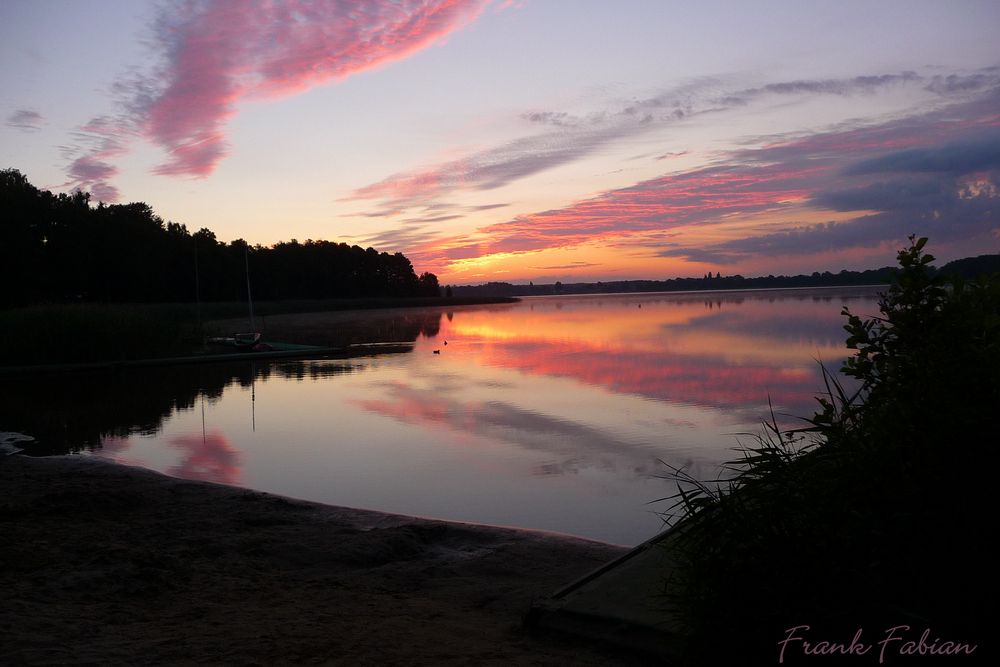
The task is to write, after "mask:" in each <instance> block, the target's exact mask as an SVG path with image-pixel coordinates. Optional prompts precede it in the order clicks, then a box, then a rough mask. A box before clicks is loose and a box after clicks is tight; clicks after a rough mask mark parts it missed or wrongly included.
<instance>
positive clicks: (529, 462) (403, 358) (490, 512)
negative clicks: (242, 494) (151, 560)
mask: <svg viewBox="0 0 1000 667" xmlns="http://www.w3.org/2000/svg"><path fill="white" fill-rule="evenodd" d="M877 291H878V290H877V289H872V288H836V289H809V290H773V291H755V292H716V293H710V292H700V293H684V294H679V293H673V294H649V293H646V294H629V295H588V296H566V297H537V298H526V299H524V300H522V301H521V302H520V303H516V304H507V305H500V306H497V305H492V306H465V307H460V308H455V309H452V310H449V309H446V308H436V309H420V310H419V312H414V311H413V310H399V311H393V312H381V313H380V312H370V313H361V314H354V315H351V317H354V318H356V320H355V321H353V322H352V323H351V324H350V326H352V327H360V326H361V324H362V323H364V322H374V323H377V326H378V327H379V330H380V331H382V332H383V334H382V335H383V337H384V332H385V331H387V330H388V331H391V332H409V333H407V334H406V337H407V339H408V340H410V341H412V342H413V345H412V351H410V352H407V353H397V354H385V355H381V356H371V357H360V358H352V359H339V360H322V359H317V360H296V361H287V360H286V361H273V362H261V361H257V362H251V361H238V362H233V363H223V364H202V365H197V366H180V367H161V368H148V369H132V370H127V371H116V372H111V371H109V372H102V373H77V374H68V375H47V376H38V377H33V378H23V377H22V378H11V377H8V378H3V379H2V380H0V388H2V389H3V395H4V396H5V397H6V398H4V400H3V406H2V407H0V430H14V431H22V432H26V433H30V434H32V435H35V436H36V437H38V438H39V440H40V441H42V443H43V444H45V445H47V446H49V447H50V448H51V449H52V450H53V451H80V452H82V453H84V454H86V455H93V456H101V457H105V458H108V459H112V460H115V461H119V462H122V463H126V464H130V465H140V466H144V467H147V468H152V469H154V470H158V471H162V472H164V473H167V474H170V475H175V476H178V477H184V478H190V479H200V480H210V481H215V482H222V483H225V484H232V485H238V486H243V487H248V488H252V489H258V490H263V491H269V492H274V493H279V494H284V495H288V496H292V497H296V498H303V499H308V500H315V501H319V502H324V503H330V504H335V505H344V506H350V507H360V508H367V509H374V510H381V511H386V512H395V513H402V514H411V515H418V516H425V517H433V518H441V519H449V520H455V521H468V522H475V523H486V524H495V525H505V526H517V527H523V528H532V529H540V530H547V531H556V532H561V533H569V534H573V535H579V536H584V537H588V538H592V539H596V540H601V541H606V542H612V543H616V544H623V545H634V544H638V543H639V542H641V541H643V540H645V539H647V538H649V537H652V536H653V535H654V534H656V532H657V531H658V530H660V529H661V528H662V521H661V518H660V517H659V516H658V512H662V511H663V510H665V509H666V507H667V505H666V504H665V503H651V501H655V500H656V499H658V498H662V497H664V496H669V495H670V494H671V493H673V492H674V490H675V486H674V485H673V483H672V482H670V481H668V480H666V479H663V478H662V476H664V475H666V474H667V473H668V472H669V468H668V465H669V466H675V467H678V468H684V469H685V470H687V471H688V472H690V473H691V474H693V475H695V476H698V477H701V478H712V477H715V476H716V475H717V474H718V472H719V469H720V464H721V463H723V462H725V461H727V460H731V459H733V458H735V457H737V456H738V453H737V452H736V451H734V449H735V448H736V447H738V445H739V443H740V442H744V443H748V444H749V443H752V439H751V438H750V437H748V436H738V434H741V433H748V432H758V431H760V422H761V420H762V419H763V418H765V417H767V416H768V414H769V407H768V400H769V399H770V402H771V404H772V405H773V407H774V410H775V412H777V413H779V414H780V415H782V416H781V417H780V418H781V420H782V422H783V423H785V424H789V425H791V424H794V423H795V421H794V418H793V416H810V415H811V414H812V413H813V412H814V411H815V407H816V403H815V400H814V398H813V397H814V396H816V395H817V394H818V393H819V392H820V391H821V390H822V388H823V382H822V377H821V374H820V367H819V363H818V360H822V361H823V362H824V363H825V364H826V365H827V367H828V368H831V369H836V368H838V367H839V365H840V363H841V362H842V360H843V358H844V357H845V355H846V353H847V350H846V349H845V347H844V343H843V341H844V338H845V335H846V334H845V332H844V331H843V325H844V323H845V318H844V317H843V316H842V315H841V314H840V311H841V308H842V307H843V306H844V305H847V306H849V307H850V308H851V310H852V311H853V312H855V313H857V314H860V315H862V316H865V315H872V314H874V313H875V312H876V310H877ZM299 317H301V316H299ZM277 319H279V318H277V317H276V318H275V320H277ZM397 320H398V322H399V323H398V326H396V325H395V324H393V323H394V322H395V321H397ZM387 323H388V324H387ZM273 324H274V326H275V328H280V322H277V321H276V322H273ZM345 326H346V325H345Z"/></svg>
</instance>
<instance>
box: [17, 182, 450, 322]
mask: <svg viewBox="0 0 1000 667" xmlns="http://www.w3.org/2000/svg"><path fill="white" fill-rule="evenodd" d="M0 249H2V257H3V260H2V261H3V269H4V280H3V281H2V283H0V307H7V308H9V307H15V306H24V305H30V304H36V303H67V302H101V303H114V302H128V303H152V302H192V301H195V300H197V299H201V300H204V301H238V300H244V299H246V298H247V267H249V274H250V277H251V291H252V296H253V298H254V299H255V300H256V299H262V300H265V299H267V300H283V299H340V298H345V299H346V298H364V297H412V296H438V294H439V291H440V290H439V287H438V280H437V277H436V276H435V275H434V274H432V273H423V274H421V275H419V276H418V275H417V274H416V272H415V271H414V270H413V265H412V264H411V263H410V260H409V259H407V258H406V256H404V255H403V254H402V253H399V252H397V253H394V254H389V253H387V252H378V251H377V250H375V249H373V248H361V247H360V246H357V245H348V244H346V243H335V242H331V241H312V240H309V241H305V242H304V243H300V242H298V241H296V240H294V239H293V240H291V241H288V242H281V243H277V244H275V245H273V246H269V247H264V246H260V245H254V246H251V245H249V244H248V243H247V242H246V241H244V240H243V239H237V240H235V241H232V242H230V243H224V242H221V241H219V240H218V239H217V238H216V236H215V234H214V233H213V232H212V231H211V230H209V229H204V228H202V229H199V230H198V231H197V232H194V233H191V232H189V231H188V229H187V227H186V226H185V225H182V224H178V223H175V222H165V221H164V220H163V219H162V218H160V216H158V215H156V213H155V212H154V211H153V209H152V208H151V207H150V206H149V205H148V204H145V203H142V202H135V203H130V204H112V205H106V204H104V203H100V204H98V205H97V206H91V204H90V195H89V194H88V193H85V192H79V191H78V192H74V193H72V194H65V193H60V194H53V193H52V192H49V191H48V190H40V189H38V188H36V187H35V186H34V185H32V184H31V183H29V182H28V179H27V177H25V176H24V175H23V174H21V173H20V172H19V171H18V170H16V169H5V170H3V171H0Z"/></svg>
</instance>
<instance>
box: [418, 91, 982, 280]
mask: <svg viewBox="0 0 1000 667" xmlns="http://www.w3.org/2000/svg"><path fill="white" fill-rule="evenodd" d="M996 99H997V96H996V91H994V90H991V91H987V93H986V94H983V95H978V96H976V97H975V98H974V99H972V100H969V101H966V102H962V103H960V104H953V105H949V106H945V107H943V108H938V109H936V110H934V111H932V112H926V113H922V114H918V115H911V116H905V117H901V118H894V119H891V120H888V121H884V122H882V123H881V124H875V125H869V126H861V125H858V126H850V125H848V126H843V127H838V128H834V129H830V130H828V131H826V132H822V133H818V134H814V135H810V136H800V137H795V138H791V137H787V136H778V137H775V138H774V140H773V141H766V140H765V141H762V142H761V143H762V144H763V145H762V146H760V147H757V148H744V149H738V150H734V151H731V152H730V153H729V154H727V155H722V156H720V157H719V159H718V160H717V162H716V163H715V164H713V165H711V166H709V167H702V168H698V169H693V170H689V171H683V172H678V173H673V174H667V175H664V176H661V177H658V178H653V179H649V180H646V181H642V182H639V183H636V184H635V185H632V186H629V187H625V188H619V189H616V190H611V191H607V192H603V193H600V194H598V195H596V196H594V197H591V198H589V199H585V200H581V201H578V202H576V203H574V204H571V205H569V206H566V207H563V208H559V209H552V210H548V211H542V212H538V213H530V214H522V215H519V216H516V217H514V218H513V219H511V220H508V221H506V222H501V223H497V224H493V225H489V226H487V227H484V228H481V229H479V230H478V234H477V240H476V241H475V242H468V243H462V242H461V241H460V240H446V241H445V242H444V243H445V244H446V246H447V249H448V252H447V253H444V252H442V253H440V254H439V255H438V258H439V260H441V259H447V258H460V257H461V256H462V255H463V254H464V255H466V256H473V257H474V256H479V255H483V254H496V253H527V252H533V251H540V250H546V249H555V248H563V249H564V248H567V247H572V246H578V245H581V244H585V243H589V242H594V241H600V242H602V243H604V244H605V245H610V246H613V247H620V248H623V249H627V250H628V251H629V252H633V253H642V254H645V255H646V256H659V257H676V258H684V259H686V260H688V261H692V262H711V263H715V264H734V263H740V262H743V263H746V262H749V261H761V260H763V258H766V257H771V256H778V255H795V254H803V253H815V252H820V251H826V250H831V249H835V250H842V249H845V248H856V247H867V248H872V247H875V246H879V245H880V244H889V243H891V244H896V245H898V243H900V242H902V241H904V240H905V238H906V236H908V235H909V234H912V233H921V234H929V235H931V236H933V237H935V238H937V239H940V240H941V241H943V242H947V243H960V242H967V243H968V244H971V243H973V242H974V241H973V240H977V241H975V242H978V243H984V242H986V243H992V244H995V243H996V238H1000V223H998V222H997V221H998V220H1000V135H998V132H1000V129H998V127H1000V124H998V120H1000V115H998V114H997V113H996V108H997V107H996V106H995V104H994V102H995V100H996ZM759 139H760V138H759ZM765 139H766V138H765ZM866 155H870V156H873V157H864V156H866ZM859 156H861V157H860V159H859ZM827 213H829V218H827V219H828V220H829V221H830V223H829V224H826V223H824V224H817V223H816V222H815V221H816V219H817V218H820V217H822V216H824V215H825V214H827ZM845 214H846V215H845ZM852 214H853V215H852ZM772 216H773V217H778V216H780V219H782V220H786V221H787V220H794V219H795V218H796V217H797V216H801V217H800V218H799V219H801V220H803V222H802V223H801V224H797V225H796V224H792V226H791V228H790V229H787V230H785V231H781V232H774V231H773V230H774V229H775V227H774V226H770V225H769V224H768V223H767V218H768V217H772ZM740 219H744V220H754V221H758V222H756V223H755V226H753V227H746V228H745V229H746V231H745V232H742V233H743V234H745V236H741V237H740V238H729V239H726V238H725V237H726V236H729V237H731V236H732V232H713V233H712V234H709V235H707V236H703V235H700V234H694V237H693V238H700V239H701V240H697V241H692V240H691V238H689V237H691V235H692V230H695V229H698V228H703V229H706V230H712V229H716V228H720V227H718V226H719V225H723V224H729V223H732V222H733V221H738V220H740ZM806 221H808V222H806ZM782 224H784V225H787V224H789V223H787V222H785V223H782ZM713 236H714V237H716V238H718V237H722V238H721V239H720V240H717V241H712V242H709V243H706V242H705V241H704V239H705V238H712V237H713ZM426 252H427V254H428V256H429V255H430V254H431V251H430V250H428V251H426Z"/></svg>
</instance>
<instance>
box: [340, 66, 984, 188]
mask: <svg viewBox="0 0 1000 667" xmlns="http://www.w3.org/2000/svg"><path fill="white" fill-rule="evenodd" d="M984 76H992V77H993V81H994V82H995V81H996V78H997V77H996V76H995V75H984ZM920 84H926V79H925V77H922V76H921V75H919V74H917V73H915V72H901V73H893V74H873V75H864V76H855V77H849V78H844V79H822V80H813V81H810V80H795V81H785V82H775V83H770V84H766V85H763V86H758V87H754V88H742V89H738V90H735V91H733V92H730V93H728V94H721V95H720V94H719V93H718V90H719V88H720V87H724V85H723V83H722V82H721V81H720V80H718V79H714V78H701V79H697V80H693V81H691V82H688V83H685V84H683V85H680V86H676V87H674V88H671V89H669V90H666V91H664V92H662V93H660V94H658V95H654V96H652V97H648V98H643V99H633V100H631V101H628V102H626V103H624V104H623V105H620V106H619V107H618V108H613V109H610V108H609V109H607V110H604V111H598V112H594V113H591V114H588V115H586V116H575V115H573V114H570V113H568V112H564V111H554V110H535V111H530V112H526V113H523V114H522V115H521V118H522V119H524V120H527V121H528V122H530V123H531V124H532V125H537V126H542V127H545V128H546V130H545V131H543V132H540V133H538V134H534V135H530V136H525V137H520V138H517V139H513V140H511V141H508V142H507V143H505V144H502V145H499V146H495V147H493V148H488V149H485V150H481V151H478V152H474V153H470V154H467V155H464V156H462V157H460V158H457V159H452V160H447V161H444V162H441V163H438V164H430V165H427V166H424V167H419V168H416V169H413V170H408V171H401V172H397V173H395V174H392V175H390V176H388V177H387V178H385V179H383V180H381V181H378V182H376V183H372V184H369V185H367V186H364V187H361V188H358V189H357V190H355V191H354V192H353V193H352V194H351V196H350V197H348V198H347V199H350V200H360V199H372V200H379V201H380V202H381V203H382V204H383V205H384V206H393V207H401V208H403V207H408V206H417V205H427V204H428V202H431V201H433V200H434V199H435V198H437V197H442V196H446V195H448V194H449V193H452V192H455V191H460V190H465V191H469V190H479V191H481V190H490V189H495V188H499V187H503V186H506V185H508V184H510V183H513V182H516V181H519V180H521V179H524V178H527V177H530V176H533V175H535V174H538V173H541V172H543V171H546V170H549V169H553V168H555V167H559V166H562V165H565V164H570V163H572V162H574V161H577V160H580V159H582V158H586V157H588V156H590V155H593V154H594V153H595V152H596V151H598V150H599V149H601V148H603V147H604V146H606V145H609V144H611V143H613V142H616V141H619V140H622V139H627V138H631V137H636V136H639V135H641V134H643V133H648V132H650V131H651V130H653V129H656V128H663V127H667V126H669V125H670V124H672V123H677V122H680V121H688V120H691V119H693V118H697V117H701V116H706V115H708V114H717V113H720V112H724V111H729V110H733V109H738V108H741V107H744V106H746V105H748V104H751V103H753V102H756V101H758V100H761V99H767V98H769V97H775V96H790V95H800V96H817V95H833V96H852V95H859V94H875V93H877V92H879V91H881V90H884V89H889V88H893V87H898V86H917V85H920ZM983 85H985V83H984V84H983ZM945 92H947V91H945ZM942 94H945V93H942ZM683 154H684V152H683V151H681V152H667V153H663V152H660V153H657V155H660V156H662V158H669V157H678V156H680V155H683ZM658 159H659V158H658Z"/></svg>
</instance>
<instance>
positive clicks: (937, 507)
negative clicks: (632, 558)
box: [666, 239, 1000, 664]
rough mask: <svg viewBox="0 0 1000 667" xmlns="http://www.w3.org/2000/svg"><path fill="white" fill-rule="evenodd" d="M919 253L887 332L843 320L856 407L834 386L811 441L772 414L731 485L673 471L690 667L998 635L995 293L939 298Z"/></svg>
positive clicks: (974, 287)
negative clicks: (838, 647)
mask: <svg viewBox="0 0 1000 667" xmlns="http://www.w3.org/2000/svg"><path fill="white" fill-rule="evenodd" d="M925 243H926V239H920V240H914V239H911V245H910V247H909V248H907V249H904V250H902V251H900V253H899V262H900V266H901V271H900V273H899V277H898V282H897V283H896V284H894V285H893V286H892V287H891V288H890V289H889V292H888V293H887V294H885V295H883V297H882V300H881V302H880V310H881V315H880V316H879V317H876V318H873V319H869V320H862V319H861V318H859V317H857V316H855V315H853V314H851V313H850V312H849V311H848V310H847V309H845V310H844V314H845V316H846V317H847V324H846V325H845V329H846V330H847V332H848V338H847V346H848V347H849V348H851V349H854V350H856V351H857V353H856V354H855V355H854V356H853V357H851V358H850V359H849V360H848V361H847V362H846V363H845V365H844V367H843V368H842V369H841V370H842V372H843V373H844V374H846V375H848V376H852V377H855V378H857V379H858V380H860V381H861V385H860V389H859V390H858V391H857V392H856V393H852V394H848V393H847V392H845V391H844V389H843V387H842V386H841V383H839V382H838V381H837V378H836V377H834V376H832V375H830V374H826V375H825V377H826V378H827V392H826V395H825V396H823V397H820V398H819V399H818V401H819V409H818V411H817V412H816V413H815V414H814V415H813V416H812V417H809V418H807V419H804V420H803V425H802V428H800V429H796V430H791V431H782V430H780V429H779V427H778V425H777V423H776V421H775V420H774V419H773V416H772V418H771V420H770V421H769V422H768V423H766V424H765V429H764V431H763V432H762V433H761V434H758V435H757V436H756V437H755V440H754V441H753V442H752V443H751V444H749V445H747V446H746V447H745V448H744V450H743V458H742V459H741V460H740V461H737V462H734V463H733V464H732V465H731V467H730V471H729V472H730V476H729V477H728V478H727V479H722V480H716V481H708V482H706V481H702V480H697V479H693V478H691V477H690V476H688V475H686V474H684V472H683V471H678V470H675V471H673V473H672V477H673V478H674V479H675V480H676V481H677V483H678V488H679V489H680V491H679V492H678V494H677V495H676V496H674V497H673V500H674V502H675V505H674V506H673V507H672V508H671V510H670V511H669V512H668V513H669V514H671V516H672V520H674V521H675V522H676V523H677V524H678V527H679V529H678V530H677V533H676V534H677V539H675V540H672V541H670V543H669V544H670V547H669V548H671V549H672V552H673V553H672V557H673V560H674V561H675V562H676V563H677V565H678V567H677V568H676V569H675V571H674V573H673V575H672V576H671V577H670V579H669V580H668V581H667V583H666V592H667V595H668V597H669V598H670V599H671V600H672V602H673V603H674V605H675V607H676V609H677V610H678V613H679V620H680V622H681V623H682V625H683V629H684V631H685V636H686V645H685V654H684V655H685V657H686V658H687V660H688V662H690V663H691V664H712V663H717V664H723V663H722V662H721V661H734V660H735V661H740V662H741V663H742V664H760V663H764V662H766V663H773V662H774V661H776V660H777V658H778V653H777V650H778V642H779V640H781V639H782V638H783V637H784V636H785V632H786V631H787V629H788V628H791V627H794V626H798V625H804V624H805V625H809V626H810V627H811V630H810V631H811V633H812V639H813V641H814V642H815V641H820V640H827V641H841V642H850V640H851V638H852V637H853V635H854V633H855V632H856V631H857V630H858V629H862V630H863V631H864V633H865V637H866V641H868V642H869V643H874V642H877V641H878V640H879V639H882V638H883V637H884V633H885V631H886V630H887V629H888V628H891V627H894V626H899V625H907V626H910V627H911V628H914V629H915V630H914V632H915V636H914V637H913V638H914V639H915V638H916V637H918V636H919V635H920V633H921V632H922V631H923V629H925V628H930V629H931V631H932V632H933V633H935V636H937V637H946V638H948V639H951V640H956V641H957V640H964V641H970V642H972V643H976V642H977V641H978V642H979V643H982V640H983V639H985V638H987V636H988V635H986V634H985V633H986V632H987V627H986V625H985V623H984V621H983V619H984V618H985V614H984V611H985V609H987V608H988V607H989V606H990V605H992V604H993V601H992V597H991V595H992V591H993V588H992V587H991V586H990V585H988V584H990V582H991V581H992V582H993V583H994V584H995V577H993V575H991V574H990V572H991V571H992V569H993V568H992V566H991V565H990V561H991V558H990V556H989V554H990V553H991V551H992V550H991V549H990V548H989V547H988V546H987V543H988V542H989V541H990V538H991V537H992V536H991V533H993V532H994V531H995V528H994V526H995V524H996V521H995V517H994V516H993V514H992V510H993V506H994V504H995V500H994V498H993V497H992V496H993V494H992V493H991V492H990V491H989V490H988V488H989V487H988V485H987V484H986V483H984V480H983V478H982V477H980V475H981V474H983V473H984V472H986V471H988V473H989V474H992V472H993V469H992V468H993V463H994V461H995V456H994V453H993V452H994V448H995V446H996V443H997V442H1000V428H998V423H997V420H996V417H995V411H996V409H997V407H998V406H1000V381H998V378H1000V280H998V279H997V277H993V278H992V279H986V280H983V281H982V282H980V283H974V284H964V283H961V282H953V283H951V284H946V283H944V282H943V279H941V278H935V277H932V275H931V273H930V272H929V271H928V269H927V266H928V264H929V262H930V261H931V260H932V259H933V258H932V257H931V256H930V255H927V254H926V253H924V252H923V248H924V244H925ZM987 591H989V593H987ZM790 657H791V656H789V655H786V656H785V658H786V660H787V659H788V658H790ZM800 657H802V656H801V655H800ZM733 664H735V663H733Z"/></svg>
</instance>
